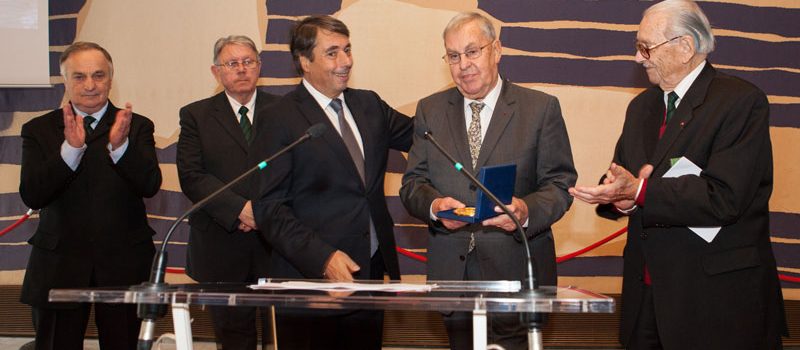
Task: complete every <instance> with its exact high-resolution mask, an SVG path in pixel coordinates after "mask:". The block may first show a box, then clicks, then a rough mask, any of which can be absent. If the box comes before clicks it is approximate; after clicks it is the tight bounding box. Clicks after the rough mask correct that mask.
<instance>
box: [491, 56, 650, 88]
mask: <svg viewBox="0 0 800 350" xmlns="http://www.w3.org/2000/svg"><path fill="white" fill-rule="evenodd" d="M500 74H501V75H503V76H504V77H506V78H508V79H510V80H511V81H512V82H516V83H548V84H562V85H576V86H621V87H647V86H650V82H649V81H648V80H647V75H646V74H645V72H644V70H642V69H641V67H639V66H638V65H637V64H636V63H634V62H633V61H592V60H585V59H564V58H553V57H533V56H510V55H505V56H503V58H502V60H500Z"/></svg>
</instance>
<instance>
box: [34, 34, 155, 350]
mask: <svg viewBox="0 0 800 350" xmlns="http://www.w3.org/2000/svg"><path fill="white" fill-rule="evenodd" d="M60 63H61V75H62V76H63V77H64V86H65V90H66V95H67V98H68V99H69V103H67V104H65V105H64V108H63V109H57V110H54V111H52V112H50V113H47V114H45V115H43V116H40V117H37V118H35V119H33V120H31V121H30V122H28V123H25V125H23V126H22V170H21V176H20V186H19V193H20V196H21V197H22V201H23V202H25V204H26V205H28V206H29V207H31V208H33V209H40V212H39V226H38V227H37V229H36V232H35V233H34V235H33V237H31V239H30V240H29V241H28V243H30V244H31V245H32V246H33V247H32V249H31V255H30V258H29V260H28V267H27V270H26V272H25V279H24V281H23V284H22V298H21V300H22V302H23V303H26V304H29V305H31V306H32V310H33V325H34V329H35V330H36V349H83V335H84V333H85V331H86V325H87V323H88V321H89V309H90V304H52V303H49V302H48V301H47V297H48V293H49V291H50V289H52V288H86V287H104V286H126V285H133V284H138V283H141V282H143V281H146V280H147V278H148V275H149V271H150V263H151V261H152V258H153V254H154V253H155V247H154V246H153V240H152V235H153V234H154V231H153V230H152V229H151V228H150V226H148V224H147V213H146V211H145V206H144V202H143V200H142V198H143V197H152V196H153V195H155V194H156V192H158V189H159V188H160V186H161V171H160V170H159V168H158V160H157V159H156V152H155V142H154V141H153V123H152V122H151V121H150V120H149V119H147V118H145V117H143V116H141V115H138V114H134V113H132V112H131V104H130V103H127V104H126V106H125V109H123V110H120V109H118V108H117V107H115V106H114V105H113V104H111V102H110V101H109V100H108V93H109V91H110V90H111V80H112V78H113V75H114V66H113V63H112V61H111V56H110V55H109V54H108V52H107V51H106V50H105V49H103V48H102V47H100V46H99V45H97V44H95V43H89V42H76V43H74V44H72V45H70V46H69V47H68V48H67V49H66V50H64V52H63V53H62V54H61V59H60ZM95 321H96V324H97V329H98V332H99V336H100V348H102V349H135V348H136V340H137V336H138V333H139V320H138V319H137V318H136V306H135V305H131V304H127V305H114V304H96V305H95Z"/></svg>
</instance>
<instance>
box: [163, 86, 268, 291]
mask: <svg viewBox="0 0 800 350" xmlns="http://www.w3.org/2000/svg"><path fill="white" fill-rule="evenodd" d="M277 100H278V97H277V96H274V95H270V94H267V93H265V92H261V91H257V92H256V104H255V111H254V114H253V116H254V118H253V124H254V125H255V126H258V124H260V123H261V119H262V117H263V111H264V109H265V108H266V107H267V106H268V105H269V104H271V103H274V102H275V101H277ZM180 118H181V119H180V123H181V134H180V137H179V138H178V154H177V157H176V160H177V166H178V177H179V179H180V183H181V189H182V190H183V193H184V194H186V196H187V197H188V198H189V200H191V201H192V203H197V202H198V201H200V200H202V199H203V198H205V197H207V196H208V195H210V194H211V193H213V192H214V191H216V190H218V189H219V188H220V187H222V186H224V185H225V184H226V183H228V182H230V181H232V180H233V179H235V178H236V177H238V176H239V175H241V174H242V173H244V172H245V171H247V170H248V169H249V168H251V167H252V166H253V165H254V164H255V162H254V161H253V162H248V159H247V154H248V148H249V145H248V144H247V141H246V140H245V138H244V133H243V132H242V129H241V127H240V126H239V122H238V120H239V118H238V116H237V115H236V113H234V112H233V109H232V107H231V105H230V102H228V97H227V96H226V95H225V92H220V93H219V94H217V95H215V96H212V97H209V98H206V99H203V100H200V101H197V102H193V103H191V104H189V105H187V106H185V107H183V108H181V110H180ZM254 129H255V128H254ZM254 138H258V134H256V135H255V137H254ZM248 184H249V183H248V182H247V181H244V182H242V183H241V184H239V185H236V186H234V187H232V188H231V189H229V190H227V191H225V192H223V193H221V194H220V195H219V196H218V197H217V198H215V199H214V200H212V201H209V202H208V203H207V204H206V205H205V207H203V208H202V209H200V210H198V211H196V212H195V213H193V214H192V215H191V216H190V217H189V225H190V226H191V231H190V234H189V249H188V254H187V255H186V272H187V274H188V275H189V276H190V277H192V278H194V279H195V280H197V281H201V282H248V281H252V280H253V279H255V278H259V277H265V276H266V274H267V272H268V270H267V266H268V263H269V247H268V246H267V244H266V243H265V242H263V240H262V239H261V236H260V235H259V234H258V233H256V232H242V231H240V230H239V229H238V226H239V223H240V222H239V213H240V212H241V211H242V208H243V207H244V204H245V202H247V200H248V199H249V198H250V195H251V194H250V192H251V186H248Z"/></svg>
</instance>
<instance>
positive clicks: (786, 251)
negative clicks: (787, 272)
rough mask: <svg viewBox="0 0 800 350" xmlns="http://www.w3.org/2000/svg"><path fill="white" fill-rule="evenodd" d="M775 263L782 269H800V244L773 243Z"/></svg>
mask: <svg viewBox="0 0 800 350" xmlns="http://www.w3.org/2000/svg"><path fill="white" fill-rule="evenodd" d="M772 251H773V252H774V253H775V261H776V262H777V263H778V266H780V267H789V268H793V269H798V268H800V244H792V243H776V242H773V243H772Z"/></svg>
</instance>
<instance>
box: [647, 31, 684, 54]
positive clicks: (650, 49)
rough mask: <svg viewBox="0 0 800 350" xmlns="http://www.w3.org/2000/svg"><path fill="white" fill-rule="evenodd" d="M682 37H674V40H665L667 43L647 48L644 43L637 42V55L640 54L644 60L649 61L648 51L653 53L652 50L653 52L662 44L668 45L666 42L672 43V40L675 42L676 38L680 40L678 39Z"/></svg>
mask: <svg viewBox="0 0 800 350" xmlns="http://www.w3.org/2000/svg"><path fill="white" fill-rule="evenodd" d="M682 36H683V35H678V36H676V37H674V38H672V39H669V40H667V41H664V42H662V43H660V44H655V45H653V46H647V45H645V44H644V43H641V42H638V41H637V42H636V51H638V52H639V53H641V54H642V57H644V59H646V60H649V59H650V51H653V50H655V49H656V48H658V47H659V46H661V45H664V44H666V43H668V42H670V41H673V40H675V39H677V38H680V37H682Z"/></svg>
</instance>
